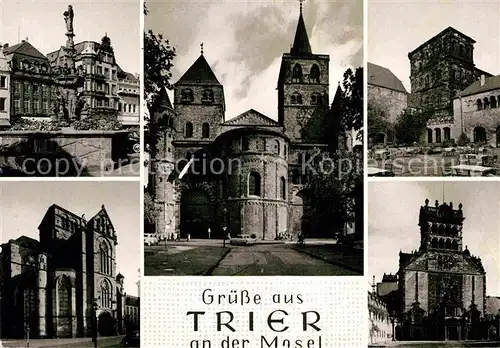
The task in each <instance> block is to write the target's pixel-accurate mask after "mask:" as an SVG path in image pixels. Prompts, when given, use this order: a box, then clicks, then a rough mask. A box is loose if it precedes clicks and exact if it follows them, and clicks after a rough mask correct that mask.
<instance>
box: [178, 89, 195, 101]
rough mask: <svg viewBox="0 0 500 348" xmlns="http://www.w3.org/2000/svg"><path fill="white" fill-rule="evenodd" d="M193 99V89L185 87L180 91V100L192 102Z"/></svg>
mask: <svg viewBox="0 0 500 348" xmlns="http://www.w3.org/2000/svg"><path fill="white" fill-rule="evenodd" d="M193 100H194V96H193V90H191V89H189V88H186V89H183V90H182V91H181V102H183V103H192V102H193Z"/></svg>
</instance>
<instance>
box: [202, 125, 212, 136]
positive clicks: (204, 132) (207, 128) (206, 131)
mask: <svg viewBox="0 0 500 348" xmlns="http://www.w3.org/2000/svg"><path fill="white" fill-rule="evenodd" d="M201 137H202V138H209V137H210V126H209V125H208V123H206V122H205V123H203V125H202V126H201Z"/></svg>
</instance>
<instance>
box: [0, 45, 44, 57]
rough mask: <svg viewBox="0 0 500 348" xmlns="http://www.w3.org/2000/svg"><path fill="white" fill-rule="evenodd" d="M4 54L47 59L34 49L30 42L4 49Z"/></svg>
mask: <svg viewBox="0 0 500 348" xmlns="http://www.w3.org/2000/svg"><path fill="white" fill-rule="evenodd" d="M3 53H4V54H5V55H8V54H12V53H17V54H22V55H25V56H30V57H35V58H42V59H47V57H46V56H44V55H43V54H42V53H40V51H38V50H37V49H36V48H35V47H33V45H32V44H30V43H29V42H28V41H23V42H21V43H18V44H17V45H14V46H9V47H7V48H4V50H3Z"/></svg>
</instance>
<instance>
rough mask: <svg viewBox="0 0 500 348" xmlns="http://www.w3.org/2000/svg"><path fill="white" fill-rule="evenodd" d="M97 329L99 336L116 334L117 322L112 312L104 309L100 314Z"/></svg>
mask: <svg viewBox="0 0 500 348" xmlns="http://www.w3.org/2000/svg"><path fill="white" fill-rule="evenodd" d="M97 320H98V322H97V329H98V330H99V336H113V335H114V334H115V322H114V320H113V316H112V315H111V313H110V312H108V311H104V312H102V313H101V314H99V317H98V319H97Z"/></svg>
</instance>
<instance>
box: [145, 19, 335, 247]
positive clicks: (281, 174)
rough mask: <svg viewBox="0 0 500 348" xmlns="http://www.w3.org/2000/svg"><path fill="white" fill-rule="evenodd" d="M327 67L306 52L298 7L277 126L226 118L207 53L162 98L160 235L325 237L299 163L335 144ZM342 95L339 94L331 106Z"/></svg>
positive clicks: (251, 113)
mask: <svg viewBox="0 0 500 348" xmlns="http://www.w3.org/2000/svg"><path fill="white" fill-rule="evenodd" d="M328 66H329V56H328V55H319V54H314V53H313V52H312V49H311V45H310V43H309V38H308V35H307V31H306V26H305V23H304V19H303V16H302V9H301V12H300V16H299V20H298V25H297V30H296V34H295V40H294V42H293V46H292V48H291V50H290V53H285V54H283V57H282V61H281V68H280V72H279V76H278V86H277V91H278V119H277V121H275V120H273V119H271V118H269V117H268V116H266V115H263V114H261V113H259V112H257V111H255V110H253V109H251V110H248V111H246V112H244V113H243V114H241V115H238V116H236V117H234V118H231V119H229V120H226V115H225V98H224V86H223V85H222V84H221V83H220V82H219V80H218V78H217V77H216V76H215V74H214V72H213V71H212V69H211V67H210V64H209V63H208V61H207V60H206V58H205V56H204V55H203V51H202V54H201V55H200V56H199V58H198V59H197V60H196V61H195V62H194V63H193V65H192V66H191V67H190V68H189V69H188V70H187V71H186V72H185V73H184V75H183V76H182V77H181V78H180V79H179V80H178V81H177V82H176V83H175V84H174V100H173V104H172V103H171V102H170V100H169V99H168V95H167V93H166V92H165V91H162V95H161V105H160V108H159V111H158V112H156V113H155V114H154V115H153V118H154V119H155V121H156V123H157V124H159V125H161V127H162V131H161V132H160V135H159V138H158V144H157V148H158V149H157V154H156V156H155V157H156V160H155V162H154V168H153V171H154V173H155V174H154V175H152V176H150V187H151V188H152V189H153V191H154V197H155V201H156V204H157V206H158V208H159V210H160V211H161V213H160V214H159V217H158V221H157V223H156V232H157V234H158V235H159V236H160V238H161V237H162V236H163V237H165V236H170V235H171V233H180V235H181V236H183V237H185V236H186V235H187V234H188V233H189V234H190V236H191V237H192V238H208V234H209V232H208V231H209V229H210V231H211V236H212V238H220V237H221V236H223V235H225V232H223V231H224V227H226V228H227V231H228V232H229V233H230V234H231V235H235V234H238V233H245V234H253V235H255V236H256V237H257V238H258V239H274V238H276V237H277V236H279V235H280V234H282V233H285V232H288V233H290V234H292V235H297V234H300V233H304V234H305V235H307V236H310V237H315V236H318V237H319V236H323V237H326V235H322V233H325V232H322V231H324V229H314V228H313V227H314V221H313V219H312V216H311V199H313V197H311V193H310V192H309V191H308V190H306V189H305V188H306V184H307V180H308V175H309V173H307V172H306V171H305V170H304V166H303V164H304V163H305V162H307V160H308V159H309V158H310V157H311V156H314V155H315V153H316V152H317V151H318V150H322V149H323V150H327V149H330V148H331V144H332V142H333V140H332V138H333V137H334V136H333V135H331V134H332V133H328V132H327V131H325V129H328V127H325V125H327V124H330V125H331V124H334V123H335V119H336V118H338V117H339V115H338V114H335V113H332V112H329V107H328V103H329V95H328V91H329V83H328V81H329V69H328ZM341 94H342V93H341V90H340V87H338V89H337V94H336V96H335V98H334V101H333V104H338V103H339V101H340V97H341ZM331 110H337V109H336V108H334V107H333V106H332V109H331ZM330 130H331V128H330ZM329 134H330V136H329ZM188 163H189V166H187V164H188ZM188 168H189V169H188ZM183 169H184V170H183ZM179 172H180V173H181V175H180V178H181V179H179V175H178V173H179ZM329 237H331V236H329Z"/></svg>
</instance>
